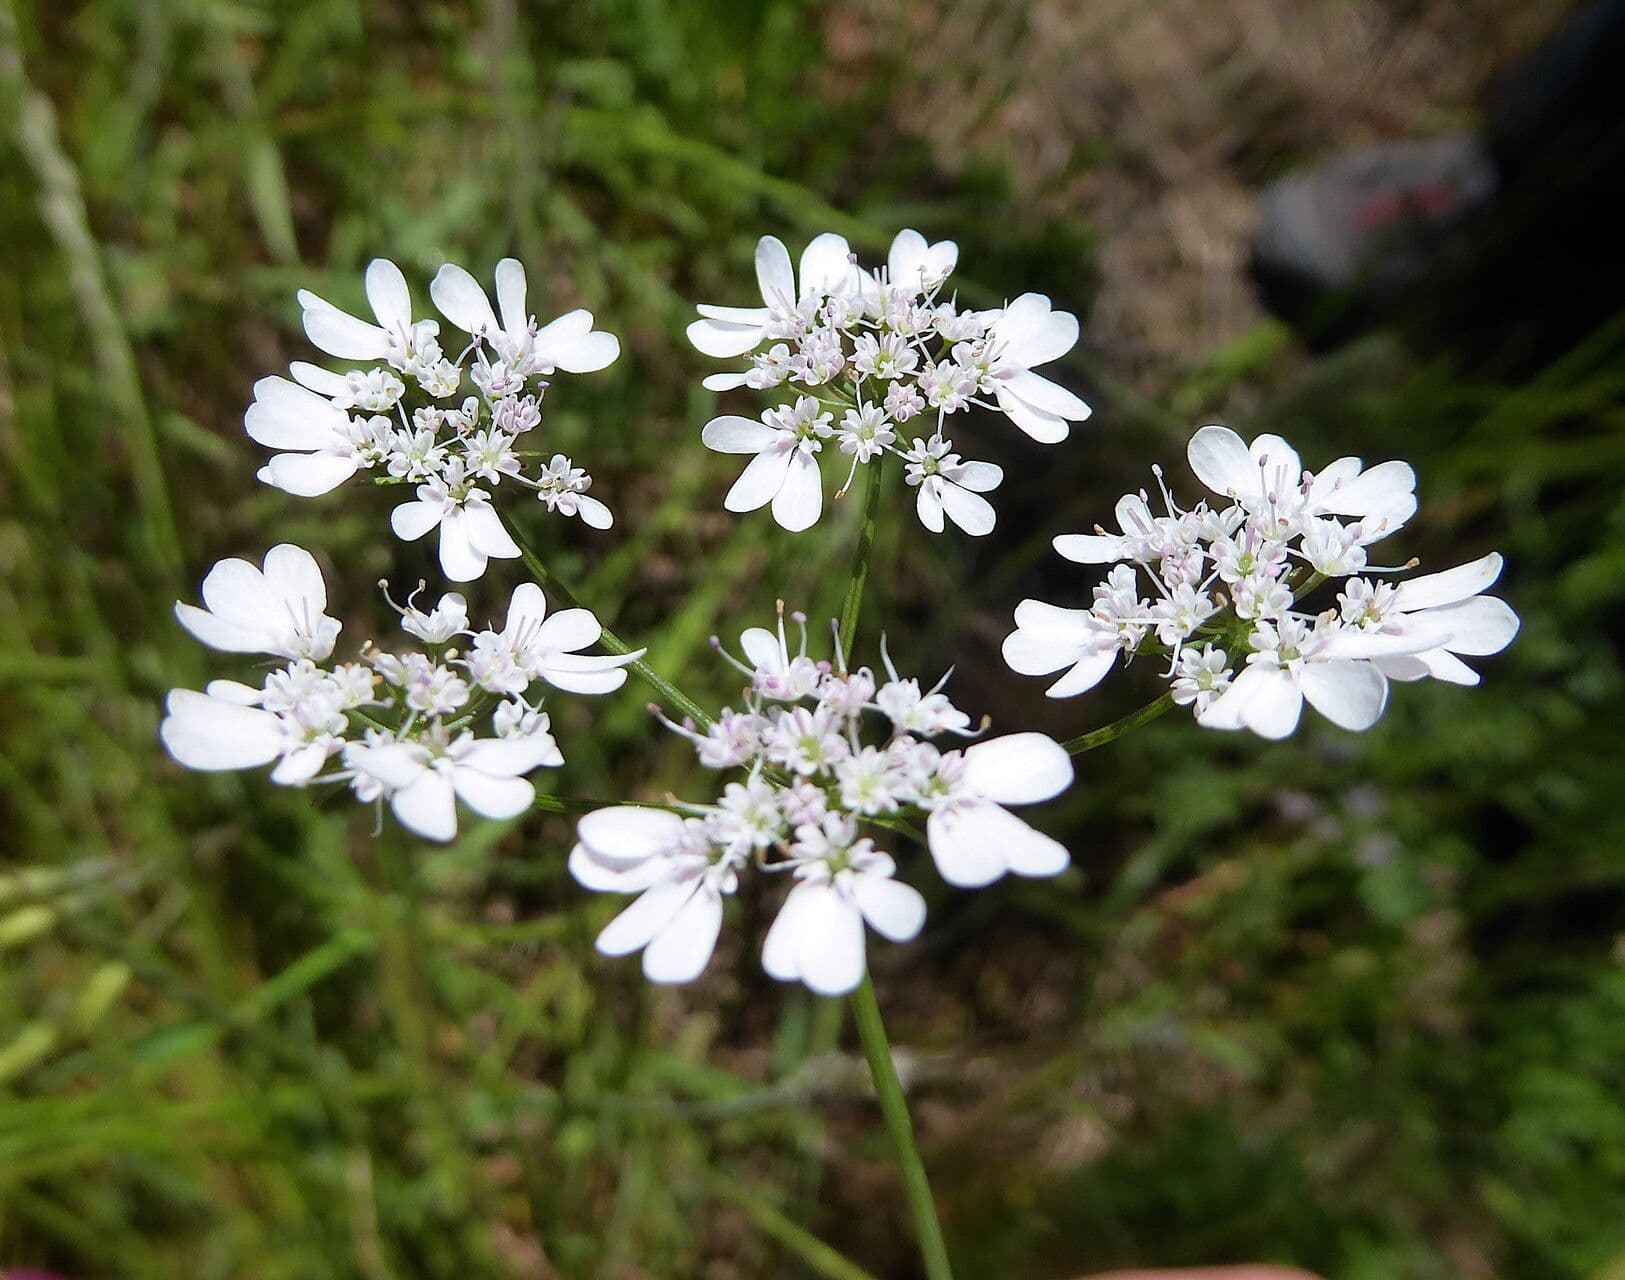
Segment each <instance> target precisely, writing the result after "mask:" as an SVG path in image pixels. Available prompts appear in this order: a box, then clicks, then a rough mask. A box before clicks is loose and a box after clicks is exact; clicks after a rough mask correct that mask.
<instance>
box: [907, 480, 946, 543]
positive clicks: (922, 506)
mask: <svg viewBox="0 0 1625 1280" xmlns="http://www.w3.org/2000/svg"><path fill="white" fill-rule="evenodd" d="M941 490H942V481H941V480H938V479H937V478H936V477H934V476H933V477H932V478H931V479H929V480H926V481H924V482H923V483H922V484H921V485H920V491H919V493H918V495H916V497H915V499H914V510H915V511H916V512H917V513H918V515H919V517H920V523H921V524H923V525H924V526H925V527H926V528H927V529H929V530H931V532H932V533H941V532H942V530H943V527H944V526H943V519H942V493H941Z"/></svg>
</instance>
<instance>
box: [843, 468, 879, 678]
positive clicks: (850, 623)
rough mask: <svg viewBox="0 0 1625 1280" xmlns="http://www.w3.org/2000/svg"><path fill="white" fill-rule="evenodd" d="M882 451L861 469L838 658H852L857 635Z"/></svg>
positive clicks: (871, 550) (871, 545) (871, 551)
mask: <svg viewBox="0 0 1625 1280" xmlns="http://www.w3.org/2000/svg"><path fill="white" fill-rule="evenodd" d="M885 462H886V457H885V455H884V454H882V455H880V456H879V457H877V458H876V459H875V460H874V461H873V462H871V463H870V464H869V465H868V466H867V467H865V468H864V470H865V471H866V472H867V475H865V477H864V484H865V485H866V486H867V487H866V488H865V489H864V491H863V524H862V526H861V527H860V528H859V529H858V546H857V550H855V551H854V552H853V553H852V581H851V582H849V583H848V584H847V587H846V600H845V601H844V602H843V603H842V605H841V630H840V637H841V657H842V659H843V660H845V661H846V662H847V663H848V664H850V663H851V661H852V641H853V640H854V639H855V638H856V637H857V634H858V614H859V613H860V612H862V610H863V589H864V587H866V586H867V585H868V584H869V559H870V557H871V556H872V555H873V554H874V549H875V527H876V525H877V524H878V523H879V519H878V517H879V514H880V468H881V467H882V466H884V465H885Z"/></svg>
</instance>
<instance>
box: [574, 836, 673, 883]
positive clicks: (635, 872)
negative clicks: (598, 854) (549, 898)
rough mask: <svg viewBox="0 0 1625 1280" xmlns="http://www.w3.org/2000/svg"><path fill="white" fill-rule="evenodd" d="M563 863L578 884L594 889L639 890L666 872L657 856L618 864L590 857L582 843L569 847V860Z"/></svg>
mask: <svg viewBox="0 0 1625 1280" xmlns="http://www.w3.org/2000/svg"><path fill="white" fill-rule="evenodd" d="M566 865H567V866H568V867H569V869H570V874H571V875H572V876H574V877H575V879H576V883H577V884H579V885H580V886H581V887H582V888H583V889H591V890H593V892H595V893H642V892H643V891H644V890H645V889H647V888H648V887H649V886H650V885H652V884H654V883H656V882H657V881H658V880H660V879H661V878H662V877H663V876H665V874H666V872H667V870H668V868H667V866H666V864H665V863H664V862H663V861H661V860H660V859H659V858H651V859H649V860H648V861H646V862H636V863H633V864H632V865H631V866H629V867H617V866H614V865H612V864H611V863H608V862H605V861H603V860H602V859H600V858H595V857H593V855H592V853H591V851H590V850H589V849H588V848H587V846H586V845H583V844H578V845H576V846H575V848H573V849H571V850H570V860H569V862H568V863H567V864H566Z"/></svg>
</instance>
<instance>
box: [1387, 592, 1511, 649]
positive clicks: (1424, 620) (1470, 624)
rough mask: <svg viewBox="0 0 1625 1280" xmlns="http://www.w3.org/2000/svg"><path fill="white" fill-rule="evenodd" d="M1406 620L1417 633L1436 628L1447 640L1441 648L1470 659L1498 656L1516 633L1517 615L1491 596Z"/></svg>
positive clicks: (1464, 601)
mask: <svg viewBox="0 0 1625 1280" xmlns="http://www.w3.org/2000/svg"><path fill="white" fill-rule="evenodd" d="M1409 621H1411V622H1412V623H1413V624H1414V625H1415V626H1416V627H1417V628H1418V629H1419V630H1421V629H1437V630H1438V631H1439V632H1440V633H1442V634H1444V635H1447V636H1448V637H1449V638H1448V639H1447V640H1446V641H1445V642H1444V645H1443V647H1444V648H1446V649H1448V650H1449V651H1450V652H1451V653H1464V654H1467V655H1469V656H1470V657H1483V656H1486V655H1488V654H1492V653H1500V652H1501V650H1502V649H1505V648H1506V647H1507V646H1508V645H1509V644H1511V643H1512V638H1513V637H1514V636H1515V635H1517V634H1518V615H1517V614H1516V613H1514V612H1513V611H1512V606H1511V605H1509V604H1508V603H1507V602H1506V601H1505V600H1500V599H1497V598H1496V597H1495V596H1473V597H1471V598H1470V599H1467V600H1463V601H1462V602H1461V603H1460V604H1447V605H1445V606H1443V607H1442V608H1438V609H1429V610H1428V611H1427V612H1426V613H1421V614H1417V615H1415V616H1414V617H1413V618H1412V619H1410V620H1409Z"/></svg>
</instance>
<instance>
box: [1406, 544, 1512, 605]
mask: <svg viewBox="0 0 1625 1280" xmlns="http://www.w3.org/2000/svg"><path fill="white" fill-rule="evenodd" d="M1501 567H1502V560H1501V554H1500V552H1498V551H1492V552H1490V553H1489V555H1487V556H1482V557H1480V558H1479V559H1477V560H1474V561H1472V562H1471V563H1470V564H1463V565H1457V566H1456V567H1455V568H1454V569H1446V570H1444V572H1442V573H1429V574H1424V575H1423V576H1422V577H1420V578H1412V579H1411V580H1410V581H1409V582H1402V583H1400V584H1399V586H1398V588H1397V589H1396V590H1395V591H1394V607H1395V608H1396V609H1399V610H1400V611H1401V612H1405V613H1409V612H1411V611H1413V610H1416V609H1428V608H1432V607H1434V606H1436V605H1442V604H1455V603H1456V602H1457V601H1458V600H1465V599H1467V598H1468V597H1469V596H1476V595H1477V594H1478V593H1479V592H1481V591H1487V590H1488V589H1489V588H1490V587H1492V586H1494V585H1495V580H1496V579H1497V578H1499V577H1500V576H1501Z"/></svg>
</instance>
